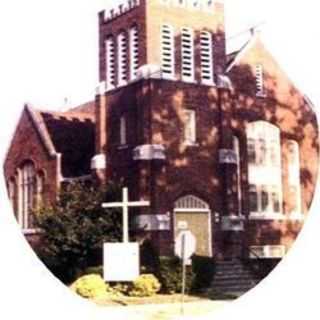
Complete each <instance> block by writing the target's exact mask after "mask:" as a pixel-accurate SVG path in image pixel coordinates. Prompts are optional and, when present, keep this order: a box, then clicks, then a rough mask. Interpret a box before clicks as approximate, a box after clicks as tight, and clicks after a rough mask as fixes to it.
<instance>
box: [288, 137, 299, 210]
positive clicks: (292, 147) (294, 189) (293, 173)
mask: <svg viewBox="0 0 320 320" xmlns="http://www.w3.org/2000/svg"><path fill="white" fill-rule="evenodd" d="M287 151H288V152H287V158H288V184H289V201H288V203H289V213H290V214H292V215H301V214H302V212H301V185H300V159H299V145H298V143H297V142H296V141H294V140H289V141H288V142H287Z"/></svg>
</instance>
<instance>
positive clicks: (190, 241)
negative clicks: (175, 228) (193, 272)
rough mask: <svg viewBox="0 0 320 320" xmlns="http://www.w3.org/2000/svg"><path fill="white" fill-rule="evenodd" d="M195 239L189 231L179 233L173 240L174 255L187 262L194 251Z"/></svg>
mask: <svg viewBox="0 0 320 320" xmlns="http://www.w3.org/2000/svg"><path fill="white" fill-rule="evenodd" d="M196 243H197V241H196V238H195V236H194V235H193V234H192V232H191V231H190V230H185V231H181V232H180V233H179V234H178V236H177V237H176V239H175V254H176V255H177V256H178V257H179V258H181V259H184V260H188V259H189V258H190V257H191V256H192V255H193V254H194V253H195V251H196Z"/></svg>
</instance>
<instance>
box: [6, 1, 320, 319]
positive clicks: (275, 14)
mask: <svg viewBox="0 0 320 320" xmlns="http://www.w3.org/2000/svg"><path fill="white" fill-rule="evenodd" d="M116 2H118V1H108V0H52V1H48V0H2V1H0V107H1V108H2V113H1V116H0V143H1V144H0V162H2V161H1V160H2V159H3V157H4V155H5V152H6V149H7V146H8V144H9V142H10V138H11V135H12V134H13V132H14V129H15V125H16V123H17V121H18V119H19V116H20V114H21V111H22V108H23V104H24V103H25V102H29V103H31V104H33V105H34V106H36V107H43V108H50V109H54V110H59V109H60V110H61V109H62V108H63V107H64V101H65V98H67V99H68V100H69V102H70V104H73V105H74V104H79V103H81V102H85V101H88V100H91V99H92V98H93V95H94V92H95V87H96V85H97V79H98V60H97V57H98V55H97V50H98V45H97V41H98V33H97V31H98V22H97V12H98V11H100V10H102V9H104V8H107V7H110V5H111V6H113V5H114V4H115V3H116ZM225 2H226V23H227V37H228V38H229V37H232V36H233V35H235V34H238V33H239V32H241V31H243V30H245V29H247V28H249V27H250V26H252V25H255V24H257V23H261V22H263V25H262V26H261V29H262V30H261V37H262V39H263V41H264V43H265V44H266V46H267V48H268V49H269V51H271V53H272V54H273V56H274V57H275V58H276V59H277V60H278V62H279V63H280V65H281V66H282V68H283V69H284V70H285V71H286V72H287V74H288V75H289V77H290V78H291V79H292V80H293V81H294V83H295V84H296V85H297V86H298V87H299V88H300V89H301V90H302V91H303V92H305V93H306V94H307V95H308V96H309V97H310V98H311V99H312V100H313V102H314V104H315V105H316V108H320V81H319V75H318V73H319V71H320V62H319V61H320V59H319V58H320V41H319V39H320V19H319V10H318V5H317V2H318V1H315V0H304V1H301V0H300V1H296V0H291V1H279V0H225ZM318 191H319V190H318ZM0 193H1V195H2V197H3V198H4V194H5V190H4V179H3V177H2V175H0ZM317 194H318V196H317V197H316V198H315V200H316V201H315V202H314V208H313V211H315V213H318V212H319V210H318V208H319V207H320V198H319V192H318V193H317ZM3 198H2V199H1V201H0V205H1V208H2V206H4V205H5V201H3ZM8 210H9V204H8V203H7V207H6V208H5V210H3V209H2V210H0V211H1V212H2V213H3V212H7V211H8ZM11 218H12V220H9V219H11ZM5 219H6V222H9V221H11V224H10V223H6V224H4V223H2V220H3V221H5ZM319 224H320V215H318V214H314V215H311V216H310V217H308V219H307V221H306V226H305V228H303V231H302V232H301V234H300V236H299V238H298V241H297V242H299V243H301V244H302V241H304V242H303V243H304V245H303V246H300V247H299V249H300V251H299V253H300V255H299V256H297V257H296V258H295V260H294V257H293V255H292V256H291V255H290V254H289V257H288V262H289V263H290V262H293V263H291V266H293V268H294V269H291V273H288V272H287V269H285V272H284V270H283V268H282V271H283V272H282V273H281V281H282V282H281V283H282V286H281V284H280V278H276V281H279V282H277V286H269V287H268V288H264V290H266V289H268V291H266V296H261V294H260V295H259V292H260V291H259V289H260V286H259V288H256V289H255V290H254V292H253V293H254V294H253V296H251V295H250V293H249V294H248V295H246V296H247V297H248V298H250V299H251V300H250V304H246V305H244V306H243V310H242V311H245V312H246V317H245V319H256V318H257V315H259V318H260V319H262V320H263V319H271V318H275V319H287V318H288V319H289V318H290V319H298V318H299V319H301V318H303V317H305V316H306V311H307V310H308V311H309V313H310V315H312V314H315V317H313V319H314V318H316V317H317V315H318V314H319V308H318V305H319V301H318V300H319V299H318V296H319V295H318V294H313V293H312V291H311V290H312V284H314V286H313V288H314V289H316V290H318V288H319V285H318V284H319V280H318V279H319V277H318V273H319V269H320V254H319V250H318V249H319V248H318V243H319V242H320V234H319V230H318V226H319ZM308 228H309V229H308ZM312 228H313V229H312ZM310 231H311V232H310ZM1 237H2V238H1ZM19 237H20V238H19ZM19 237H18V234H17V228H16V225H15V224H14V223H13V216H11V215H4V214H0V245H2V246H1V247H0V252H1V261H2V262H5V263H1V264H0V282H1V285H2V290H0V300H1V301H4V302H5V303H3V304H2V305H1V308H0V317H1V315H6V316H7V315H8V314H10V317H11V318H18V319H19V318H22V317H24V318H29V317H28V314H30V317H32V318H33V319H40V317H41V319H42V318H43V314H45V316H46V319H49V320H51V319H59V318H62V319H63V318H66V317H67V318H68V317H69V318H74V316H75V313H74V309H70V310H69V309H68V305H69V304H70V305H71V304H72V305H75V304H77V307H78V312H77V314H76V316H77V319H79V320H82V319H106V318H110V317H106V315H105V314H103V315H102V314H101V317H97V316H93V313H91V311H90V312H89V311H88V310H87V309H85V308H84V307H85V306H84V305H83V306H82V305H81V306H80V302H81V303H82V301H80V300H79V301H76V299H74V297H73V296H71V295H70V296H69V295H68V294H69V292H67V291H65V292H64V291H63V290H66V288H64V286H59V287H58V286H57V285H56V282H55V281H56V280H55V279H47V278H48V277H47V276H46V277H45V275H46V273H45V270H44V267H43V266H42V265H40V264H39V265H38V264H36V263H35V261H34V259H33V257H32V256H31V254H30V255H25V254H21V253H22V252H23V250H27V244H26V243H25V242H23V241H22V235H20V236H19ZM18 238H19V239H20V241H18V240H19V239H18ZM299 240H301V241H299ZM15 243H16V247H14V244H15ZM305 243H306V244H307V245H305ZM8 244H10V245H8ZM13 248H15V250H13ZM297 249H298V246H297ZM297 252H298V250H297ZM302 252H303V253H304V254H305V256H303V258H302V259H301V253H302ZM290 253H293V252H292V250H291V251H290ZM10 262H11V263H10ZM12 262H14V263H12ZM299 262H300V263H299ZM279 268H280V267H279ZM279 268H277V269H279ZM26 271H29V273H26ZM31 271H33V272H31ZM299 272H300V273H299ZM26 274H27V275H28V276H26ZM13 275H14V277H13ZM293 277H294V278H293ZM49 280H50V283H49ZM266 280H268V281H263V282H264V283H265V284H267V283H268V282H269V278H268V279H266ZM35 281H37V285H35ZM270 281H271V279H270ZM293 284H294V286H293ZM46 286H47V287H48V288H50V289H46ZM310 287H311V288H310ZM291 288H292V289H291ZM285 289H286V290H285ZM272 290H273V291H272ZM43 292H45V293H46V294H43ZM302 292H303V293H308V294H307V295H306V294H303V295H301V293H302ZM1 294H3V297H1ZM9 297H11V300H12V301H11V300H10V299H9ZM265 297H267V300H268V307H267V308H266V307H265V306H266V304H265V301H266V299H265ZM283 297H286V299H284V298H283ZM306 297H308V298H307V299H306ZM71 300H72V301H71ZM73 300H74V301H73ZM241 301H243V302H245V301H246V300H241ZM17 302H18V303H17ZM35 302H36V306H35ZM32 303H33V304H32ZM302 303H303V307H302V308H301V307H300V306H301V305H302ZM17 306H18V307H17ZM233 306H234V308H235V307H240V302H239V304H236V305H235V304H233ZM269 306H271V307H270V308H269ZM48 310H49V312H48ZM240 310H241V309H240ZM261 310H263V312H261ZM272 310H275V311H276V312H277V314H276V315H275V314H274V313H273V314H272V315H271V313H272ZM35 311H37V312H35ZM313 311H314V312H313ZM94 312H96V311H94ZM99 312H100V309H99ZM101 313H102V311H101ZM248 313H249V315H248ZM235 314H236V315H237V319H240V318H241V319H242V317H239V316H238V314H239V312H238V309H235ZM272 316H273V317H272ZM111 318H112V319H118V317H111ZM128 318H129V317H127V319H128ZM231 318H234V316H233V317H230V316H227V317H225V319H231ZM309 318H310V319H312V316H311V317H310V316H309ZM210 319H212V317H210ZM219 319H220V318H219Z"/></svg>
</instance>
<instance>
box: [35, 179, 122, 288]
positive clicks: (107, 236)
mask: <svg viewBox="0 0 320 320" xmlns="http://www.w3.org/2000/svg"><path fill="white" fill-rule="evenodd" d="M120 194H121V190H120V188H119V187H117V186H116V185H114V184H108V185H107V186H106V187H103V188H99V189H97V188H94V187H92V186H86V185H85V184H83V183H79V182H78V183H72V184H69V185H68V186H66V187H65V188H64V190H62V191H61V193H60V195H59V197H58V200H57V201H56V203H55V204H54V205H53V206H50V207H43V208H42V209H40V210H39V212H37V213H36V214H35V223H36V226H37V227H38V228H40V229H41V230H42V246H41V250H40V252H39V255H40V257H41V258H42V260H43V261H44V263H45V264H46V265H47V266H48V268H49V269H51V271H52V272H53V273H54V274H55V275H56V276H57V277H59V278H60V279H61V280H62V281H64V282H70V281H72V280H73V279H74V278H75V277H76V276H77V274H78V273H79V272H80V271H83V270H84V269H85V268H87V267H89V266H94V265H97V264H101V262H102V245H103V243H104V242H115V241H119V240H120V238H121V219H122V218H121V217H122V215H121V213H120V212H119V210H118V209H103V208H102V207H101V204H102V203H103V202H105V201H115V200H118V199H119V197H120Z"/></svg>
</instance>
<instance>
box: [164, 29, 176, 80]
mask: <svg viewBox="0 0 320 320" xmlns="http://www.w3.org/2000/svg"><path fill="white" fill-rule="evenodd" d="M174 63H175V59H174V32H173V28H172V26H170V25H167V24H164V25H162V27H161V70H162V75H163V78H166V79H173V78H174V72H175V71H174Z"/></svg>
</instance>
